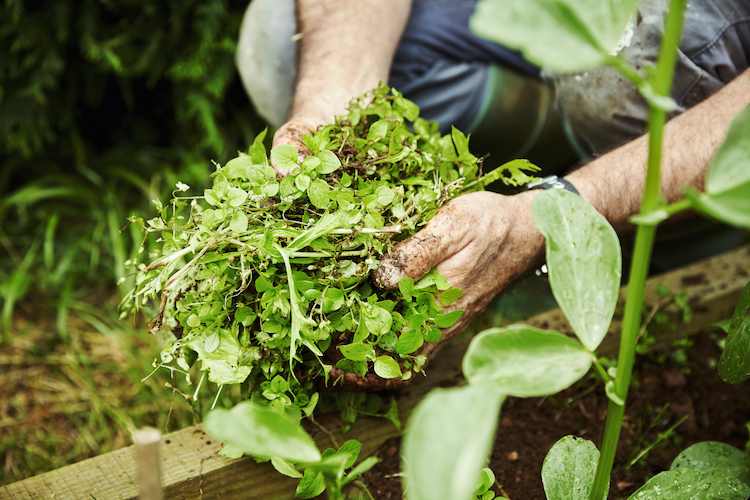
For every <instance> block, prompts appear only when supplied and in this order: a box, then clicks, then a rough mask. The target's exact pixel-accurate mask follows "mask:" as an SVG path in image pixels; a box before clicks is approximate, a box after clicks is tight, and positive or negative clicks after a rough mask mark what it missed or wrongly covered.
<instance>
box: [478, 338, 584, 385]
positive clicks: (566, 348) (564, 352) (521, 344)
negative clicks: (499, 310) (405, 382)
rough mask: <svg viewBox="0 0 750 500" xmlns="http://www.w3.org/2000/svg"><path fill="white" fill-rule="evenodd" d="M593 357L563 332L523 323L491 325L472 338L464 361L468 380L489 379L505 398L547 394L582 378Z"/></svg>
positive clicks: (479, 380) (480, 380) (488, 381)
mask: <svg viewBox="0 0 750 500" xmlns="http://www.w3.org/2000/svg"><path fill="white" fill-rule="evenodd" d="M593 361H594V356H593V355H592V354H591V353H590V352H588V351H587V350H586V349H585V348H584V347H583V346H581V345H580V344H579V343H577V342H576V341H575V340H573V339H571V338H569V337H568V336H566V335H563V334H562V333H558V332H554V331H543V330H538V329H536V328H533V327H530V326H526V325H511V326H508V327H504V328H490V329H489V330H485V331H483V332H482V333H480V334H479V335H477V336H476V337H474V339H473V340H472V341H471V344H469V348H468V350H467V351H466V354H465V355H464V359H463V372H464V376H465V377H466V378H467V380H469V382H470V383H472V384H474V383H478V382H487V383H490V382H491V383H493V384H495V386H496V387H497V389H498V390H499V391H501V392H502V393H503V394H507V395H509V396H517V397H535V396H546V395H549V394H554V393H556V392H559V391H561V390H563V389H565V388H566V387H569V386H570V385H572V384H573V383H574V382H576V381H577V380H579V379H580V378H581V377H583V376H584V375H585V374H586V372H588V370H589V368H590V367H591V363H593Z"/></svg>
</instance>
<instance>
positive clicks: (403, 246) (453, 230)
mask: <svg viewBox="0 0 750 500" xmlns="http://www.w3.org/2000/svg"><path fill="white" fill-rule="evenodd" d="M457 201H458V199H457V200H454V201H453V202H451V203H449V204H447V205H446V206H445V207H443V208H442V209H441V210H440V211H439V212H438V213H437V215H435V217H433V218H432V220H430V222H429V223H428V224H427V226H426V227H425V228H424V229H422V230H421V231H420V232H418V233H417V234H415V235H414V236H412V237H411V238H409V239H407V240H405V241H402V242H401V243H399V244H398V245H396V246H395V247H394V248H393V250H392V251H391V253H390V254H389V255H388V256H386V257H385V258H384V259H383V260H381V261H380V266H379V267H378V268H377V269H376V270H375V271H374V272H373V281H374V282H375V284H376V285H377V286H378V287H380V288H382V289H386V290H391V289H395V288H398V282H399V280H401V279H402V278H404V277H406V276H409V277H411V278H413V279H414V280H418V279H420V278H422V276H424V275H425V274H427V272H428V271H429V270H430V269H432V268H433V267H435V266H436V265H437V264H438V263H440V262H443V261H444V260H446V259H448V258H449V257H450V256H452V255H454V254H455V253H456V252H458V251H459V250H461V249H462V248H463V247H465V246H466V245H467V244H468V243H470V241H467V240H468V239H469V238H468V237H467V236H468V235H469V234H470V233H471V227H470V226H471V224H470V221H471V220H472V217H467V215H468V214H467V207H466V206H465V205H464V204H463V203H461V202H457ZM469 209H471V207H469Z"/></svg>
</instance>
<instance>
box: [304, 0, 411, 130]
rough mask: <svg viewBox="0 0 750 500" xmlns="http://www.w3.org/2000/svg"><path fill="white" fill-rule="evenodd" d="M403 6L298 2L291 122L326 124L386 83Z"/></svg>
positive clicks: (378, 0) (406, 7) (393, 2)
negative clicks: (299, 119)
mask: <svg viewBox="0 0 750 500" xmlns="http://www.w3.org/2000/svg"><path fill="white" fill-rule="evenodd" d="M410 9H411V1H409V0H324V1H323V0H298V1H297V11H298V15H299V24H300V33H301V35H302V39H301V52H300V61H299V71H298V80H297V87H296V90H295V95H294V101H293V105H292V116H293V117H294V116H303V117H306V118H308V119H310V120H312V121H315V122H317V123H330V122H332V121H333V119H334V116H335V115H340V114H343V113H344V112H345V111H346V106H347V104H348V103H349V101H350V100H351V99H352V98H354V97H356V96H358V95H360V94H363V93H364V92H366V91H368V90H371V89H373V88H375V87H377V85H378V82H381V81H382V82H383V83H386V82H387V81H388V73H389V71H390V66H391V62H392V59H393V54H394V53H395V51H396V47H397V45H398V41H399V39H400V38H401V34H402V32H403V30H404V26H405V25H406V21H407V19H408V17H409V12H410Z"/></svg>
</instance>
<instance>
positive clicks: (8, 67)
mask: <svg viewBox="0 0 750 500" xmlns="http://www.w3.org/2000/svg"><path fill="white" fill-rule="evenodd" d="M247 3H248V2H247V1H242V2H239V1H232V0H160V1H148V0H126V1H120V2H114V1H109V0H85V1H78V2H74V1H72V0H50V1H46V2H41V1H33V2H21V1H20V0H7V1H6V2H4V4H2V5H0V50H1V51H2V54H3V57H2V58H0V158H1V161H2V171H1V173H0V247H1V248H2V250H0V283H1V284H0V297H1V299H0V300H2V303H3V323H2V326H3V332H4V335H3V337H4V338H5V339H6V340H7V332H8V327H9V324H10V319H11V314H12V310H13V307H14V304H15V303H16V302H17V301H18V300H19V299H21V298H23V297H24V296H29V295H30V294H34V295H35V301H37V300H38V298H39V296H41V297H46V298H51V299H53V300H54V302H51V303H53V304H55V305H56V306H57V308H58V311H59V314H58V318H59V319H60V320H59V321H58V326H59V327H60V329H61V330H65V318H66V317H67V313H66V311H67V310H68V307H69V305H70V303H71V300H74V299H75V298H76V297H80V296H82V295H83V294H84V293H85V291H86V290H90V289H91V288H92V287H97V286H101V285H102V284H114V282H115V281H116V280H117V279H118V278H119V277H121V276H122V275H123V262H124V261H125V260H126V259H127V258H129V257H130V255H131V254H132V250H133V245H137V244H138V243H140V238H141V236H140V235H138V234H137V233H135V232H133V233H130V234H129V235H128V234H125V235H121V234H120V233H119V230H120V229H121V228H122V227H124V226H125V224H126V217H127V216H128V215H130V214H131V213H133V212H136V211H139V210H140V211H141V213H143V210H144V209H145V208H146V207H144V206H143V205H144V203H145V202H147V200H150V199H156V198H159V197H164V196H165V195H166V194H167V193H168V192H169V191H170V190H171V189H172V188H173V186H174V183H175V182H176V181H177V180H181V181H182V182H186V183H188V184H192V185H194V186H195V185H198V186H200V185H202V184H204V183H205V180H206V179H208V173H209V172H210V171H212V170H213V166H212V165H211V164H210V161H209V160H212V159H213V160H216V161H219V162H223V161H225V160H226V159H228V158H229V157H233V156H235V155H236V152H237V150H242V149H246V148H247V146H248V145H249V144H250V142H251V140H252V137H253V136H254V135H255V134H256V133H257V132H258V131H259V130H260V127H261V124H260V123H259V121H258V119H257V118H255V114H254V112H253V110H252V108H251V106H250V103H249V101H248V99H247V97H246V95H245V93H244V90H243V89H242V86H241V83H240V81H239V78H238V76H237V73H236V70H235V63H234V52H235V49H236V44H237V39H238V34H239V27H240V23H241V20H242V15H243V13H244V10H245V8H246V7H247ZM230 155H231V156H230ZM136 240H137V241H136Z"/></svg>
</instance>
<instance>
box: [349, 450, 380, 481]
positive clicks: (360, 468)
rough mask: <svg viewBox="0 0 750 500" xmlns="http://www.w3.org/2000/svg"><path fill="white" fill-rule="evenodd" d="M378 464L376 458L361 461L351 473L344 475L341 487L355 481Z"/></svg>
mask: <svg viewBox="0 0 750 500" xmlns="http://www.w3.org/2000/svg"><path fill="white" fill-rule="evenodd" d="M378 462H380V459H379V458H378V457H367V458H365V459H364V460H362V462H360V463H359V465H357V466H356V467H355V468H353V469H352V470H351V472H349V474H347V475H346V477H345V478H344V482H343V483H342V485H345V484H349V483H351V482H352V481H354V480H356V479H357V478H358V477H359V476H361V475H362V474H364V473H365V472H367V471H368V470H370V469H372V468H373V467H374V466H376V465H377V464H378Z"/></svg>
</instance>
